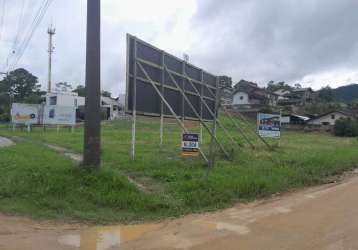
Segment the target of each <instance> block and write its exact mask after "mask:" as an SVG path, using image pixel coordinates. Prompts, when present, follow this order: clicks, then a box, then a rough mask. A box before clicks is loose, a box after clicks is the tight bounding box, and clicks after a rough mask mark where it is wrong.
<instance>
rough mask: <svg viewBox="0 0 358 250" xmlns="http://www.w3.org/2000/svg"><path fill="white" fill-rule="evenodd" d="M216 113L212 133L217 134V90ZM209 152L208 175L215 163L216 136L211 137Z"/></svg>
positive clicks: (216, 96)
mask: <svg viewBox="0 0 358 250" xmlns="http://www.w3.org/2000/svg"><path fill="white" fill-rule="evenodd" d="M216 87H217V80H216ZM214 112H215V114H214V120H213V125H212V133H213V134H215V136H216V132H217V131H216V129H217V127H216V125H217V123H216V121H217V114H218V91H216V93H215V111H214ZM209 152H210V153H209V154H210V163H209V168H208V171H207V173H206V175H207V176H208V175H209V171H210V170H211V169H212V168H213V167H214V164H215V152H214V138H213V137H211V141H210V146H209Z"/></svg>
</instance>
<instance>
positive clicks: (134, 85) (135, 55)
mask: <svg viewBox="0 0 358 250" xmlns="http://www.w3.org/2000/svg"><path fill="white" fill-rule="evenodd" d="M134 60H135V61H134V78H133V113H132V151H131V156H132V160H135V146H136V145H135V144H136V126H137V64H136V61H137V39H136V38H135V39H134Z"/></svg>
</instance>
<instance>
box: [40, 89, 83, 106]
mask: <svg viewBox="0 0 358 250" xmlns="http://www.w3.org/2000/svg"><path fill="white" fill-rule="evenodd" d="M45 97H46V105H48V106H55V105H57V106H63V107H76V108H78V107H80V106H84V105H85V98H84V97H82V96H78V94H77V93H74V92H51V93H47V94H46V96H45Z"/></svg>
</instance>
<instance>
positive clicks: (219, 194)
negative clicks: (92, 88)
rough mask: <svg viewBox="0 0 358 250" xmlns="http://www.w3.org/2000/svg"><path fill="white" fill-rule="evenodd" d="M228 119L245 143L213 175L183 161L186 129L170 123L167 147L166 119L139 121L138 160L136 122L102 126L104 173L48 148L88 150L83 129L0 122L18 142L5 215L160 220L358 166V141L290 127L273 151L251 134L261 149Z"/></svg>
mask: <svg viewBox="0 0 358 250" xmlns="http://www.w3.org/2000/svg"><path fill="white" fill-rule="evenodd" d="M222 121H223V123H224V124H225V126H226V127H227V128H228V129H229V131H230V133H231V134H233V135H235V138H236V139H237V140H238V141H239V142H240V144H242V145H244V146H243V147H242V148H240V149H238V148H237V147H235V153H234V154H233V156H234V159H233V161H227V160H225V159H224V158H223V156H222V155H221V154H220V153H219V152H216V166H215V168H214V169H212V170H211V171H210V173H209V175H208V176H207V167H206V165H205V164H204V162H203V160H202V159H200V158H198V159H191V158H182V157H181V155H180V134H181V131H180V129H179V128H178V126H176V125H173V121H171V120H169V121H167V122H168V123H167V124H166V126H165V134H164V145H163V146H162V147H160V146H159V145H158V143H159V122H158V121H157V120H155V119H153V120H152V119H149V120H148V119H139V121H138V125H137V155H136V159H135V160H134V161H132V160H131V157H130V154H129V152H130V149H131V146H130V141H131V133H130V131H131V123H130V121H118V122H112V123H104V124H103V129H102V155H103V164H102V165H103V168H102V170H101V171H100V172H87V171H83V170H80V169H79V168H78V167H77V165H78V163H75V162H72V161H70V160H68V159H66V158H64V157H63V156H62V155H61V154H60V153H56V152H54V151H52V150H51V149H49V148H48V147H46V146H44V144H56V145H60V146H63V147H66V148H68V149H70V150H71V151H73V152H81V151H82V142H83V130H82V129H81V128H77V129H76V131H75V132H74V133H71V132H70V131H69V130H67V129H61V130H60V131H59V132H57V130H56V129H50V128H48V129H46V131H43V130H42V128H35V129H34V130H33V131H32V132H31V133H27V132H26V130H24V131H21V130H17V131H16V132H13V131H11V130H9V129H7V128H5V127H3V128H0V135H2V136H7V137H14V136H15V138H17V145H16V146H13V147H10V148H3V149H0V158H1V161H0V172H1V175H0V211H2V212H6V213H10V214H21V215H29V216H34V217H41V218H56V219H61V220H63V219H65V220H83V221H88V222H96V223H115V222H137V221H142V220H155V219H160V218H167V217H173V216H180V215H183V214H188V213H196V212H202V211H211V210H216V209H219V208H224V207H228V206H230V205H232V204H234V203H235V202H246V201H249V200H253V199H259V198H264V197H268V196H270V195H272V194H275V193H277V192H285V191H288V190H292V189H296V188H300V187H304V186H309V185H316V184H320V183H323V182H325V181H326V180H327V178H328V177H330V176H334V175H337V174H341V173H342V172H343V171H346V170H350V169H353V168H355V167H356V163H357V161H358V154H357V153H356V151H357V148H358V142H357V141H356V140H355V139H351V138H338V137H333V136H330V135H326V134H314V133H312V134H305V133H291V132H284V133H283V138H282V141H281V143H280V144H281V146H280V147H279V148H276V149H275V150H274V151H269V150H267V149H266V148H265V147H264V146H263V145H262V144H259V141H256V140H254V137H253V136H251V139H252V141H253V142H254V143H255V145H256V146H257V149H256V150H252V149H251V148H249V147H248V146H247V145H246V144H245V141H242V140H241V136H240V135H239V134H238V133H237V131H236V130H235V127H234V126H233V125H232V124H231V123H229V121H228V120H227V119H226V118H225V117H222ZM187 125H188V127H190V128H191V131H192V132H195V131H198V127H197V124H194V123H190V124H187ZM241 125H242V127H243V128H245V126H244V124H241ZM248 128H249V127H247V129H248ZM218 137H219V138H220V141H223V143H224V145H225V147H226V149H228V150H229V148H230V147H229V145H230V143H229V141H228V140H227V139H226V138H225V137H224V134H223V132H222V131H221V130H219V131H218ZM19 138H23V139H21V140H20V139H19ZM203 138H204V142H203V144H202V148H203V150H204V151H205V152H207V151H208V145H209V141H210V138H209V136H208V133H204V137H203ZM270 143H271V144H272V145H273V144H275V143H276V142H274V141H271V142H270ZM133 182H135V183H137V185H135V184H133ZM138 184H140V185H138Z"/></svg>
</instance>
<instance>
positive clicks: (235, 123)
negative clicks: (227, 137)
mask: <svg viewBox="0 0 358 250" xmlns="http://www.w3.org/2000/svg"><path fill="white" fill-rule="evenodd" d="M223 110H224V113H225V114H226V115H227V116H228V117H229V119H230V121H231V122H232V123H233V124H234V126H235V127H236V128H237V129H238V130H239V132H240V134H242V136H243V137H244V139H245V140H246V142H247V143H248V144H250V146H251V148H252V149H255V146H254V144H252V142H251V141H250V139H249V138H248V137H247V136H246V134H245V132H244V131H243V130H242V129H241V128H240V126H239V124H237V122H236V121H235V120H234V118H233V117H232V115H231V114H230V113H229V112H228V111H227V109H226V108H223Z"/></svg>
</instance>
